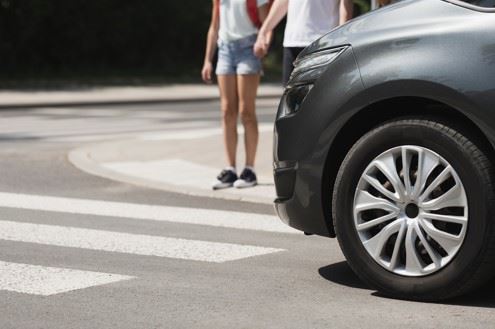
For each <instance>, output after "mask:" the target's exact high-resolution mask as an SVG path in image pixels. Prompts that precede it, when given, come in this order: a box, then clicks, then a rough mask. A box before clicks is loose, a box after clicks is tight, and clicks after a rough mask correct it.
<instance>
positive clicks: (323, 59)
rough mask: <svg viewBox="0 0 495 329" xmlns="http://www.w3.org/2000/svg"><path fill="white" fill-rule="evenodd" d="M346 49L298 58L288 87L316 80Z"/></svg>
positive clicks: (334, 49) (330, 50)
mask: <svg viewBox="0 0 495 329" xmlns="http://www.w3.org/2000/svg"><path fill="white" fill-rule="evenodd" d="M346 49H347V47H339V48H333V49H328V50H322V51H319V52H316V53H312V54H310V55H307V56H304V57H302V58H298V59H297V60H296V61H295V62H294V71H293V72H292V75H291V77H290V81H289V85H294V84H299V83H306V82H312V81H314V80H316V79H318V78H319V77H320V76H321V74H322V73H323V72H324V71H325V70H326V69H327V65H328V64H330V63H331V62H333V61H334V60H336V59H337V57H339V56H340V54H342V53H343V52H344V51H345V50H346Z"/></svg>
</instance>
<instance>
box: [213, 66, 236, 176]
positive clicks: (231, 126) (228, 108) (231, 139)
mask: <svg viewBox="0 0 495 329" xmlns="http://www.w3.org/2000/svg"><path fill="white" fill-rule="evenodd" d="M218 86H219V88H220V100H221V104H222V105H221V107H222V127H223V141H224V146H225V154H226V156H227V162H228V164H229V166H232V167H235V165H236V151H237V116H238V107H237V106H238V102H239V100H238V97H237V80H236V76H235V75H219V76H218Z"/></svg>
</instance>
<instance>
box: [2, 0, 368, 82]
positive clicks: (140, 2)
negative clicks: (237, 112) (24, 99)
mask: <svg viewBox="0 0 495 329" xmlns="http://www.w3.org/2000/svg"><path fill="white" fill-rule="evenodd" d="M357 1H361V2H362V1H368V0H357ZM210 11H211V8H210V0H181V1H172V0H0V58H1V61H2V66H1V67H2V69H1V70H0V79H2V80H5V79H27V78H30V79H32V78H34V79H36V78H65V77H69V78H71V77H105V76H112V77H119V76H121V77H133V76H136V77H141V76H148V77H169V78H171V79H177V78H180V76H182V75H186V76H195V75H196V74H197V73H198V71H199V69H200V66H201V63H202V59H203V54H204V43H205V35H206V31H207V28H208V24H209V18H210ZM280 34H281V31H279V35H280ZM280 39H281V38H280V37H279V38H278V39H277V40H279V42H280ZM275 56H278V55H275ZM272 62H275V63H276V60H275V61H274V60H272ZM274 65H275V66H276V64H274Z"/></svg>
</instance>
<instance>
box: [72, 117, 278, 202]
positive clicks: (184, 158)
mask: <svg viewBox="0 0 495 329" xmlns="http://www.w3.org/2000/svg"><path fill="white" fill-rule="evenodd" d="M272 130H273V127H272V125H271V124H264V125H261V126H260V144H259V150H258V159H259V160H258V161H257V174H258V182H259V185H258V186H256V187H254V188H248V189H235V188H229V189H225V190H220V191H213V190H212V189H211V187H210V186H211V183H212V181H213V180H214V178H215V177H216V175H217V174H218V171H219V168H222V166H223V165H224V162H223V153H222V151H223V148H222V147H219V146H218V145H219V141H220V138H221V137H220V134H221V130H220V128H218V129H212V128H210V129H205V130H201V131H198V130H196V131H190V132H188V131H182V132H178V133H166V132H165V133H162V134H144V135H140V136H138V137H136V138H135V139H129V140H121V141H112V142H105V143H101V144H96V145H90V146H85V147H82V148H79V149H76V150H73V151H72V152H70V154H69V161H70V162H71V163H72V164H73V165H75V166H76V167H77V168H79V169H81V170H83V171H85V172H88V173H90V174H93V175H96V176H100V177H104V178H108V179H113V180H117V181H121V182H124V183H129V184H135V185H140V186H144V187H149V188H155V189H161V190H165V191H171V192H177V193H183V194H187V195H194V196H202V197H209V198H219V199H225V200H239V201H247V202H254V203H263V204H272V202H273V200H274V199H275V188H274V185H273V178H272V163H271V159H272V155H271V153H272V135H273V133H272ZM240 132H241V133H242V130H240ZM241 163H242V162H241Z"/></svg>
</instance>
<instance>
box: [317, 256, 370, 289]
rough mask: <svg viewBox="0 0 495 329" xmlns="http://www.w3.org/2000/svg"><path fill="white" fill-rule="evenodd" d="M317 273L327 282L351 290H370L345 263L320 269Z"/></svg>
mask: <svg viewBox="0 0 495 329" xmlns="http://www.w3.org/2000/svg"><path fill="white" fill-rule="evenodd" d="M318 272H319V273H320V275H321V276H322V277H323V278H324V279H327V280H328V281H332V282H334V283H337V284H340V285H343V286H347V287H351V288H357V289H368V290H372V289H371V288H370V287H368V286H367V285H366V284H365V283H364V282H363V281H361V279H359V278H358V277H357V275H356V274H354V272H353V271H352V269H351V268H350V267H349V265H347V262H340V263H335V264H331V265H328V266H325V267H322V268H320V269H319V270H318Z"/></svg>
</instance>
